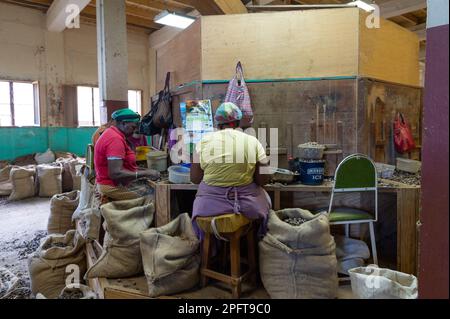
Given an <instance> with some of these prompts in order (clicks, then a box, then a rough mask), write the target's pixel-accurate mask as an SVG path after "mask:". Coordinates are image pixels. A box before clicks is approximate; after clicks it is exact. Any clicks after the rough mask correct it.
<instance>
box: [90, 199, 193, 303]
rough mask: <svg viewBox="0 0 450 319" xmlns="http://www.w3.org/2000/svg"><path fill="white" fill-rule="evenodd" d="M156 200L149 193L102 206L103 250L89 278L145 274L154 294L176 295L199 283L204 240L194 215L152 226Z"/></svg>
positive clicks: (182, 216)
mask: <svg viewBox="0 0 450 319" xmlns="http://www.w3.org/2000/svg"><path fill="white" fill-rule="evenodd" d="M154 211H155V209H154V204H153V201H151V200H150V199H149V198H147V197H143V198H139V199H134V200H126V201H118V202H111V203H108V204H105V205H103V206H101V214H102V216H103V217H104V219H105V228H106V235H105V239H104V245H103V251H102V254H101V256H100V257H99V258H98V260H97V262H96V263H95V264H94V265H92V267H91V268H90V269H88V271H87V273H86V278H97V277H105V278H127V277H134V276H140V275H142V274H143V273H145V276H146V278H147V283H148V289H149V291H148V293H149V296H150V297H158V296H162V295H171V294H174V293H178V292H181V291H185V290H188V289H191V288H193V287H194V286H196V285H197V283H198V282H199V278H200V277H199V269H200V251H199V248H200V242H199V240H198V239H197V236H196V234H195V232H194V230H193V227H192V223H191V219H190V217H189V215H188V214H183V215H180V216H178V217H177V218H176V219H175V220H173V221H172V222H171V223H169V224H167V225H165V226H164V227H160V228H151V225H152V224H153V219H154Z"/></svg>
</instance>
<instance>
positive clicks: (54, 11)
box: [46, 0, 90, 32]
mask: <svg viewBox="0 0 450 319" xmlns="http://www.w3.org/2000/svg"><path fill="white" fill-rule="evenodd" d="M89 1H90V0H55V1H53V3H52V5H51V6H50V8H49V9H48V11H47V21H46V22H47V30H48V31H51V32H62V31H64V30H65V29H66V27H67V24H68V23H71V22H72V20H73V19H75V18H77V17H78V15H79V13H80V12H81V11H82V10H83V9H84V8H85V7H86V6H87V5H88V4H89ZM74 10H78V11H74ZM77 12H78V14H77V15H76V16H73V17H71V15H73V13H75V14H76V13H77ZM70 18H72V19H71V21H66V20H68V19H70Z"/></svg>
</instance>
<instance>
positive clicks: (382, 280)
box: [348, 265, 418, 299]
mask: <svg viewBox="0 0 450 319" xmlns="http://www.w3.org/2000/svg"><path fill="white" fill-rule="evenodd" d="M348 273H349V274H350V279H351V282H352V291H353V294H354V295H355V296H356V297H357V298H359V299H417V297H418V284H417V278H416V277H415V276H413V275H408V274H405V273H402V272H398V271H394V270H391V269H385V268H378V267H376V266H374V265H373V266H368V267H358V268H353V269H350V270H349V271H348Z"/></svg>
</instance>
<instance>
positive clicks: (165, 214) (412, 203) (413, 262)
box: [152, 180, 420, 274]
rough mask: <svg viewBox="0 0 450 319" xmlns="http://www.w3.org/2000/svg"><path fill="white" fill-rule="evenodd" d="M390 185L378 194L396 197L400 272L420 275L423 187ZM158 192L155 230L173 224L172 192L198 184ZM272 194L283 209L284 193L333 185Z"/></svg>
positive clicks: (327, 189) (158, 185) (276, 187)
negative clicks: (420, 224)
mask: <svg viewBox="0 0 450 319" xmlns="http://www.w3.org/2000/svg"><path fill="white" fill-rule="evenodd" d="M380 182H381V183H388V184H390V186H387V187H384V186H380V187H379V193H380V194H383V193H390V194H393V195H395V197H396V211H397V270H399V271H401V272H405V273H408V274H417V269H418V268H417V261H418V233H417V226H416V225H417V222H418V221H419V207H420V187H416V186H409V185H405V184H402V183H398V182H394V181H386V180H380ZM152 186H153V187H154V189H155V200H156V203H155V206H156V227H161V226H163V225H166V224H167V223H169V222H170V221H171V207H170V203H171V195H172V194H171V193H172V191H196V190H197V189H198V185H194V184H170V183H169V182H166V181H162V182H152ZM264 188H265V189H266V191H267V192H269V193H272V194H273V198H274V202H273V209H274V210H280V209H281V208H282V205H281V204H282V203H281V193H282V192H294V193H331V190H332V183H331V182H327V183H325V184H323V185H320V186H308V185H302V184H296V185H288V186H284V185H281V184H272V185H267V186H265V187H264Z"/></svg>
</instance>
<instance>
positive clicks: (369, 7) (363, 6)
mask: <svg viewBox="0 0 450 319" xmlns="http://www.w3.org/2000/svg"><path fill="white" fill-rule="evenodd" d="M347 4H348V5H349V6H356V7H358V8H360V9H363V10H364V11H367V12H372V11H374V10H375V7H374V6H372V5H370V4H368V3H366V2H364V1H361V0H356V1H353V2H349V3H347Z"/></svg>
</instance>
